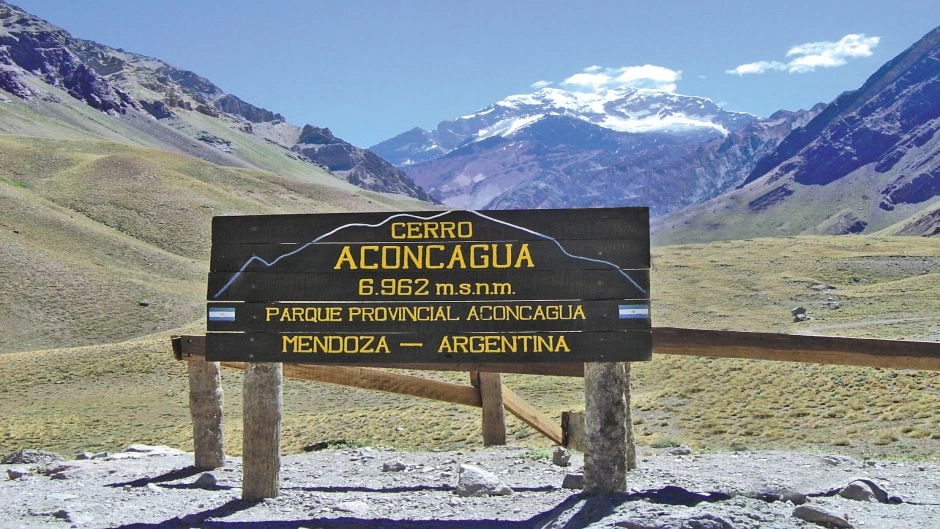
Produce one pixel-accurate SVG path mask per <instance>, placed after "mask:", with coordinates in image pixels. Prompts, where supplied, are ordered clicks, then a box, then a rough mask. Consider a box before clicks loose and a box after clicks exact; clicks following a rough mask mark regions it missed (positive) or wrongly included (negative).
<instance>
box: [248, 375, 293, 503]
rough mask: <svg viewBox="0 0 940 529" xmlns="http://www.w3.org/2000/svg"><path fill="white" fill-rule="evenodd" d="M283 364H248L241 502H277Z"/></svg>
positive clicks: (279, 469) (279, 468)
mask: <svg viewBox="0 0 940 529" xmlns="http://www.w3.org/2000/svg"><path fill="white" fill-rule="evenodd" d="M282 377H283V372H282V364H280V363H277V362H257V363H247V364H245V379H244V390H243V396H242V399H243V404H242V407H243V415H244V434H243V440H242V443H243V444H242V499H243V500H246V501H258V500H261V499H264V498H274V497H275V496H277V494H278V490H279V488H280V472H281V394H282V392H281V380H282Z"/></svg>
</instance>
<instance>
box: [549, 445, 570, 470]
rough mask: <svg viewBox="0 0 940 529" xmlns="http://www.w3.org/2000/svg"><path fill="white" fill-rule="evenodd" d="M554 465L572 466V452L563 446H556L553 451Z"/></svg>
mask: <svg viewBox="0 0 940 529" xmlns="http://www.w3.org/2000/svg"><path fill="white" fill-rule="evenodd" d="M552 464H553V465H555V466H559V467H567V466H569V465H571V452H569V451H568V449H567V448H565V447H563V446H556V447H555V449H554V450H552Z"/></svg>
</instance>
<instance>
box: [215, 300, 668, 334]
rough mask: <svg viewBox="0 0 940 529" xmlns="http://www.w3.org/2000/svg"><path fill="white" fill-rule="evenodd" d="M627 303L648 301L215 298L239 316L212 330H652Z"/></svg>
mask: <svg viewBox="0 0 940 529" xmlns="http://www.w3.org/2000/svg"><path fill="white" fill-rule="evenodd" d="M621 306H631V307H633V306H640V307H645V308H647V310H649V309H648V302H647V301H646V300H625V299H610V300H591V301H500V302H478V301H469V302H430V301H428V302H404V303H402V302H399V303H381V304H378V303H349V302H336V303H238V304H234V303H209V306H208V311H209V313H210V314H213V312H212V311H213V310H216V311H218V310H219V309H227V310H228V312H227V314H231V315H234V318H228V317H226V318H222V319H219V318H212V317H208V318H207V325H206V330H208V331H210V332H215V331H242V332H305V331H309V332H344V333H348V332H370V333H376V332H398V331H401V330H402V327H403V326H405V325H407V326H408V327H409V328H411V329H413V330H415V331H421V332H438V333H440V332H502V331H507V330H512V331H515V332H525V331H648V330H649V328H650V320H649V318H647V317H636V318H624V317H621V314H620V307H621Z"/></svg>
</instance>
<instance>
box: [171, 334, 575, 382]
mask: <svg viewBox="0 0 940 529" xmlns="http://www.w3.org/2000/svg"><path fill="white" fill-rule="evenodd" d="M172 340H173V352H174V357H175V358H176V359H177V360H185V361H189V360H193V359H196V358H204V357H205V355H206V337H205V336H195V335H190V336H174V337H173V338H172ZM228 364H229V365H230V364H232V363H231V362H230V363H228ZM235 364H237V365H239V366H240V365H241V363H237V362H236V363H235ZM343 365H355V366H356V367H383V368H387V369H412V370H417V371H464V372H467V371H485V372H498V373H516V374H524V375H546V376H562V377H582V376H584V363H582V362H552V363H543V364H532V363H513V362H505V363H504V362H501V363H499V364H494V363H489V362H456V363H453V364H439V363H409V364H397V363H387V364H385V363H383V364H370V363H356V364H333V366H334V367H335V366H343Z"/></svg>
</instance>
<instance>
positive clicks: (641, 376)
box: [0, 237, 940, 462]
mask: <svg viewBox="0 0 940 529" xmlns="http://www.w3.org/2000/svg"><path fill="white" fill-rule="evenodd" d="M938 262H940V246H938V245H937V244H936V241H932V240H928V239H904V238H889V239H874V238H859V237H844V238H816V237H812V238H795V239H766V240H756V241H735V242H724V243H715V244H710V245H686V246H676V247H663V248H656V249H654V274H653V283H654V284H653V287H654V292H653V299H654V322H655V323H656V324H657V325H664V326H665V325H669V326H688V327H701V328H734V329H744V330H773V331H779V332H821V331H825V333H826V334H840V335H845V336H853V335H855V336H878V337H885V338H906V339H933V340H936V339H937V338H938V337H937V336H936V333H937V331H938V329H940V325H938V323H940V306H938V303H940V292H938V290H937V289H938V285H940V281H938V279H940V275H938V274H940V267H938ZM816 283H827V284H830V285H832V286H834V287H835V289H833V290H828V291H823V292H817V291H814V290H812V289H811V288H809V287H810V286H812V285H813V284H816ZM830 297H832V298H834V299H837V300H838V301H839V302H840V303H841V307H840V308H839V309H829V308H827V307H826V306H825V305H824V304H825V303H826V302H827V298H830ZM797 304H802V305H805V306H806V307H807V308H808V309H809V313H810V315H813V316H815V317H816V318H817V319H816V320H814V321H811V322H808V323H802V324H795V323H792V322H791V319H790V314H789V309H790V307H791V306H793V305H797ZM200 327H201V325H199V324H194V325H193V326H190V327H188V328H183V329H182V330H180V331H179V332H183V333H198V332H201V331H200ZM3 359H4V364H3V365H2V367H0V415H2V416H3V417H4V419H5V420H4V421H3V423H2V424H0V452H2V451H7V450H13V449H16V448H21V447H26V446H29V447H41V448H49V449H53V450H58V451H61V452H65V453H71V452H76V451H78V450H86V449H90V450H106V449H112V450H113V449H116V448H119V447H121V446H122V445H125V444H128V443H131V442H138V441H141V442H151V443H166V444H170V445H173V446H179V447H183V448H189V447H190V446H191V444H190V443H191V437H190V435H191V434H190V431H189V416H188V409H187V405H188V404H187V386H186V383H187V379H186V376H185V366H184V365H183V364H182V363H178V362H175V361H173V360H172V358H171V356H170V352H169V340H168V335H167V334H158V335H154V336H151V337H147V338H144V339H139V340H135V341H132V342H128V343H119V344H107V345H100V346H89V347H82V348H73V349H58V350H51V351H32V352H21V353H13V354H8V355H4V356H3ZM424 376H432V377H436V378H443V379H447V380H451V381H455V382H460V383H467V378H466V375H462V374H434V373H425V374H424ZM504 380H505V381H506V383H507V384H508V385H509V386H511V387H512V388H513V389H514V390H516V391H517V392H518V393H520V394H521V395H523V396H524V397H525V398H526V399H528V400H529V401H530V402H531V403H533V404H534V405H535V406H536V407H538V408H539V409H541V410H543V411H544V412H545V413H547V414H549V415H550V416H554V417H558V416H559V415H560V413H561V412H562V411H564V410H577V409H581V408H583V389H582V385H581V381H580V380H579V379H566V378H558V377H538V376H524V375H507V376H505V377H504ZM240 381H241V376H240V374H239V373H237V372H226V373H225V374H224V377H223V385H224V388H225V392H226V411H225V425H226V436H227V450H228V451H229V452H230V453H233V454H237V453H239V452H240V449H241V447H240V433H241V432H240V428H241V425H240V413H241V387H240V384H241V382H240ZM632 383H633V404H634V408H633V409H634V424H635V429H636V433H637V439H638V442H639V444H640V446H641V451H642V450H643V447H666V446H672V445H675V444H678V443H686V444H689V445H692V446H693V447H695V448H697V449H699V450H717V449H729V448H800V449H808V450H816V451H824V452H840V453H847V454H851V455H855V456H858V457H889V458H903V459H918V460H928V461H934V462H936V461H938V454H940V435H938V434H937V433H936V432H938V431H940V373H933V372H916V371H893V370H881V369H870V368H855V367H838V366H835V367H833V366H817V365H804V364H788V363H772V362H760V361H743V360H712V359H705V358H684V357H663V356H660V357H656V358H655V359H654V360H653V361H651V362H646V363H639V364H635V365H634V367H633V377H632ZM479 423H480V419H479V414H478V410H476V409H473V408H466V407H461V406H456V405H451V404H445V403H438V402H431V401H424V400H419V399H413V398H409V397H403V396H398V395H389V394H383V393H375V392H369V391H364V390H358V389H351V388H342V387H337V386H330V385H326V384H311V383H304V382H299V381H287V382H286V383H285V391H284V422H283V446H284V449H285V450H286V451H290V452H292V451H298V450H301V449H302V448H303V447H304V446H306V445H310V444H313V443H315V442H319V441H340V440H342V441H347V442H350V443H354V444H358V443H367V444H378V445H391V446H397V447H402V448H420V449H439V448H459V447H473V446H479V444H480V439H481V436H482V433H481V429H480V424H479ZM507 429H508V433H509V440H510V442H511V443H514V444H523V445H528V446H533V447H544V446H547V445H548V444H549V442H548V441H547V440H546V439H544V438H542V437H541V436H539V435H538V434H537V433H535V432H533V431H532V430H531V429H530V428H528V427H527V426H525V425H524V424H522V423H521V422H519V421H517V420H515V419H510V420H509V422H508V427H507Z"/></svg>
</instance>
